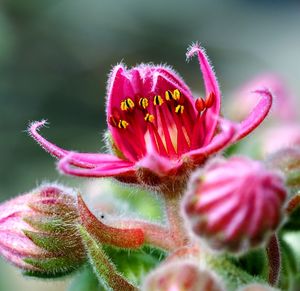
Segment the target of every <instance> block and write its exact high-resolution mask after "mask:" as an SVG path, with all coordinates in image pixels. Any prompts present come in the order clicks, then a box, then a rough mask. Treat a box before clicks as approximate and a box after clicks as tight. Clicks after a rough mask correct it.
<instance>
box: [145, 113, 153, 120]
mask: <svg viewBox="0 0 300 291" xmlns="http://www.w3.org/2000/svg"><path fill="white" fill-rule="evenodd" d="M154 118H155V117H154V116H153V115H152V114H149V113H147V114H146V115H145V118H144V119H145V121H148V122H153V121H154Z"/></svg>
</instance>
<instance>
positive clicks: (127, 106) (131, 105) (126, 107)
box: [121, 98, 135, 111]
mask: <svg viewBox="0 0 300 291" xmlns="http://www.w3.org/2000/svg"><path fill="white" fill-rule="evenodd" d="M134 106H135V104H134V102H133V101H132V100H131V99H130V98H127V99H125V100H124V101H122V102H121V110H123V111H127V110H129V109H133V108H134Z"/></svg>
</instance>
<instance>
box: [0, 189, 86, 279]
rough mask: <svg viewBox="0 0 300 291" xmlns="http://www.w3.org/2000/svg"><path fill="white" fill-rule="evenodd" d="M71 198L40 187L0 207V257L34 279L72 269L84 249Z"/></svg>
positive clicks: (62, 191)
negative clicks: (34, 276) (34, 277)
mask: <svg viewBox="0 0 300 291" xmlns="http://www.w3.org/2000/svg"><path fill="white" fill-rule="evenodd" d="M77 220H78V212H77V205H76V199H75V196H74V195H73V194H72V193H71V191H70V189H66V188H64V187H62V186H59V185H44V186H42V187H40V188H37V189H35V190H33V191H32V192H30V193H29V194H25V195H22V196H19V197H17V198H14V199H12V200H10V201H8V202H6V203H3V204H1V205H0V255H2V256H3V257H4V258H5V259H6V260H7V261H8V262H10V263H12V264H13V265H15V266H17V267H19V268H21V269H22V270H24V271H25V272H27V273H29V274H32V275H36V276H59V275H63V274H65V273H68V272H70V271H72V270H74V269H76V268H77V267H78V266H79V265H80V264H81V263H82V262H83V260H84V257H85V256H84V249H83V246H82V243H81V240H80V237H79V235H78V234H77V230H76V225H75V223H76V222H77Z"/></svg>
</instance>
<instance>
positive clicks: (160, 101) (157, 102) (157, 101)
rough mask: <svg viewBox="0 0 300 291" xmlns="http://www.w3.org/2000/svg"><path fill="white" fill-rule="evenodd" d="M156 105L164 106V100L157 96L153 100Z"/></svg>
mask: <svg viewBox="0 0 300 291" xmlns="http://www.w3.org/2000/svg"><path fill="white" fill-rule="evenodd" d="M153 103H154V105H159V106H160V105H162V104H163V103H164V100H163V99H162V98H161V96H160V95H155V96H154V100H153Z"/></svg>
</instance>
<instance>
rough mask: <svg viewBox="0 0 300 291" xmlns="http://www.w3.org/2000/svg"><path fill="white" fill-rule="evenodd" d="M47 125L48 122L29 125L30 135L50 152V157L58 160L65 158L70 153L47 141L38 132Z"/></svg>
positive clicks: (43, 121)
mask: <svg viewBox="0 0 300 291" xmlns="http://www.w3.org/2000/svg"><path fill="white" fill-rule="evenodd" d="M46 124H47V121H46V120H41V121H35V122H33V123H31V124H30V125H29V128H28V133H29V135H30V136H31V137H32V138H33V139H34V140H35V141H36V142H37V143H38V144H39V145H40V146H41V147H42V148H43V149H44V150H45V151H47V152H49V154H50V155H52V156H54V157H56V158H58V159H61V158H63V157H64V156H66V155H67V154H68V153H69V152H68V151H67V150H64V149H62V148H60V147H58V146H57V145H55V144H53V143H51V142H49V141H47V140H46V139H45V138H44V137H42V136H41V135H40V134H39V133H38V130H39V129H40V128H41V127H42V126H44V125H46Z"/></svg>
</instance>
